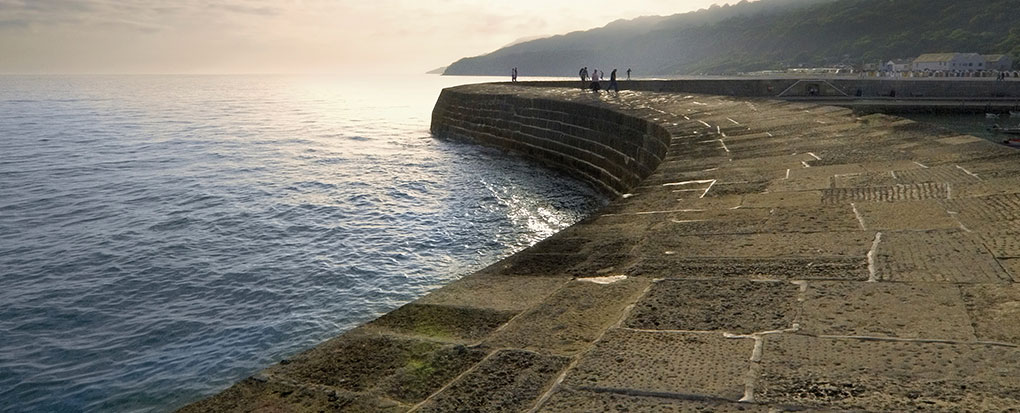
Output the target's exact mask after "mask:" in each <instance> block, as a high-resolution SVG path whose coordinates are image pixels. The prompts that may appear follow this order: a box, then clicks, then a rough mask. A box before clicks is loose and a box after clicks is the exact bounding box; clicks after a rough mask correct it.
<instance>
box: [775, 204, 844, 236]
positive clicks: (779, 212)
mask: <svg viewBox="0 0 1020 413" xmlns="http://www.w3.org/2000/svg"><path fill="white" fill-rule="evenodd" d="M769 212H770V213H769V217H768V220H767V221H766V222H765V225H763V226H762V227H761V232H787V233H789V232H845V231H858V230H861V229H862V228H861V225H860V222H858V220H857V218H856V216H855V215H854V209H853V207H851V206H850V205H830V206H814V207H777V208H773V209H771V210H769Z"/></svg>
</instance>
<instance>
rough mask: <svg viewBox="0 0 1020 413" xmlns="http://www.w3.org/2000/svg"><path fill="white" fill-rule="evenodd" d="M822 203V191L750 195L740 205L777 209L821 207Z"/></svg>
mask: <svg viewBox="0 0 1020 413" xmlns="http://www.w3.org/2000/svg"><path fill="white" fill-rule="evenodd" d="M821 203H822V193H821V192H820V191H801V192H769V193H764V194H748V195H744V199H743V201H742V202H741V204H740V205H741V206H742V207H746V208H777V207H797V206H811V205H820V204H821Z"/></svg>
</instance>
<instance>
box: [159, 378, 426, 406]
mask: <svg viewBox="0 0 1020 413" xmlns="http://www.w3.org/2000/svg"><path fill="white" fill-rule="evenodd" d="M408 410H410V406H408V405H406V404H401V403H398V402H395V401H393V400H387V399H383V398H378V397H376V396H373V395H371V394H366V393H351V392H345V391H342V390H340V391H337V390H334V389H329V388H323V387H318V386H308V385H301V384H296V383H282V382H278V381H273V380H267V379H265V378H252V377H249V378H247V379H244V380H242V381H240V382H238V383H237V384H235V385H233V386H231V387H230V388H229V389H227V390H224V391H223V392H221V393H220V394H218V395H216V396H215V397H212V398H209V399H205V400H201V401H198V402H196V403H193V404H190V405H188V406H185V407H184V408H182V409H180V410H178V411H179V412H182V413H205V412H321V411H328V412H345V413H376V412H378V413H400V412H406V411H408Z"/></svg>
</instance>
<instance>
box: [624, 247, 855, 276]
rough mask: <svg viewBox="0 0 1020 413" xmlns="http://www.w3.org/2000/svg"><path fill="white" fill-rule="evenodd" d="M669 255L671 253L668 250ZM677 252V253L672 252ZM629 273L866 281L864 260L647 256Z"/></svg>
mask: <svg viewBox="0 0 1020 413" xmlns="http://www.w3.org/2000/svg"><path fill="white" fill-rule="evenodd" d="M666 252H670V251H666ZM673 252H674V253H675V251H673ZM626 274H628V275H634V276H641V277H654V278H664V277H668V278H744V279H780V280H806V279H825V280H860V281H864V280H867V279H868V277H869V273H868V263H867V260H866V259H865V257H863V256H861V257H799V258H734V257H704V258H688V257H680V256H677V255H676V254H673V255H668V254H665V253H662V254H660V255H652V254H649V253H646V254H644V255H643V256H642V257H641V258H639V259H638V260H636V261H635V262H634V263H633V264H632V265H631V266H630V267H628V268H627V269H626Z"/></svg>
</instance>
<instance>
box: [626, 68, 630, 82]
mask: <svg viewBox="0 0 1020 413" xmlns="http://www.w3.org/2000/svg"><path fill="white" fill-rule="evenodd" d="M627 80H630V68H629V67H628V68H627Z"/></svg>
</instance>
